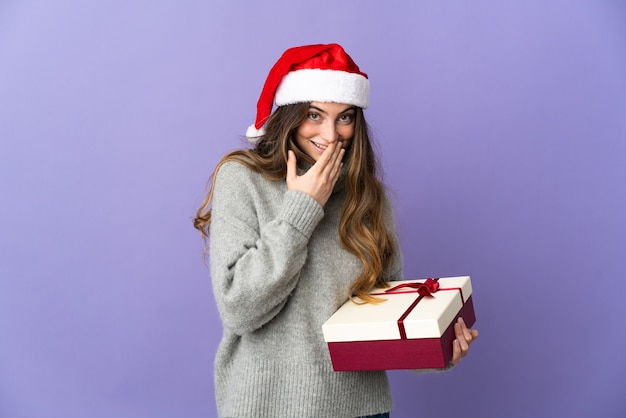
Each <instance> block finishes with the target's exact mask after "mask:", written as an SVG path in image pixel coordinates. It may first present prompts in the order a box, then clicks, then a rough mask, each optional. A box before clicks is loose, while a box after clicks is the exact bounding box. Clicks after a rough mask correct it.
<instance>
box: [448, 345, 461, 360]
mask: <svg viewBox="0 0 626 418" xmlns="http://www.w3.org/2000/svg"><path fill="white" fill-rule="evenodd" d="M460 361H461V346H460V345H459V341H458V340H454V341H452V360H450V363H452V364H454V365H456V364H459V362H460Z"/></svg>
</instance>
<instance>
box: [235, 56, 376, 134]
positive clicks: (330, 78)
mask: <svg viewBox="0 0 626 418" xmlns="http://www.w3.org/2000/svg"><path fill="white" fill-rule="evenodd" d="M369 96H370V84H369V80H368V79H367V74H365V73H363V72H361V71H360V70H359V67H358V66H357V65H356V64H355V62H354V61H353V60H352V58H350V56H349V55H348V54H347V53H346V51H344V49H343V48H342V47H341V46H340V45H338V44H328V45H305V46H298V47H295V48H290V49H288V50H286V51H285V52H284V53H283V55H282V56H281V57H280V58H279V59H278V61H277V62H276V64H274V66H273V67H272V69H271V70H270V72H269V74H268V76H267V80H266V81H265V85H264V86H263V91H262V92H261V97H259V101H258V103H257V115H256V121H255V123H254V125H251V126H250V127H249V128H248V130H247V132H246V137H247V138H248V139H249V140H250V141H252V142H255V141H256V139H257V138H258V137H259V136H262V135H263V133H264V131H263V125H265V122H267V119H268V118H269V117H270V114H271V113H272V106H273V104H274V103H275V104H276V105H277V106H283V105H287V104H294V103H302V102H333V103H345V104H351V105H354V106H358V107H361V108H363V109H365V108H367V106H368V104H369Z"/></svg>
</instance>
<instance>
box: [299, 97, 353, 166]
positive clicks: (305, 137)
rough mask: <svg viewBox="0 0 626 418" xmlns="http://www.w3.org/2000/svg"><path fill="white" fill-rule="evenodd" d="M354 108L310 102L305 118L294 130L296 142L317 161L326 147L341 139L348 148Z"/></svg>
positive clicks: (351, 134)
mask: <svg viewBox="0 0 626 418" xmlns="http://www.w3.org/2000/svg"><path fill="white" fill-rule="evenodd" d="M355 113H356V109H355V107H354V106H352V105H347V104H342V103H322V102H311V104H310V105H309V112H308V114H307V117H306V119H305V120H304V122H302V124H301V125H300V126H299V127H298V129H297V130H296V144H297V145H298V147H299V148H300V149H301V150H302V151H303V152H304V153H305V154H307V155H308V156H309V157H311V158H313V159H314V160H315V161H317V160H318V159H319V158H320V156H321V155H322V153H323V152H324V150H325V149H326V147H327V146H328V145H329V144H331V143H333V142H337V141H341V143H342V147H343V148H348V146H349V145H350V142H351V141H352V137H353V136H354V118H355Z"/></svg>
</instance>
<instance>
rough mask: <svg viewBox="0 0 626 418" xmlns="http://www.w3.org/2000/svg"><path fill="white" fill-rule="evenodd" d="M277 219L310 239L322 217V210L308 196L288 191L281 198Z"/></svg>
mask: <svg viewBox="0 0 626 418" xmlns="http://www.w3.org/2000/svg"><path fill="white" fill-rule="evenodd" d="M278 217H279V218H280V219H283V220H284V221H285V222H288V223H289V224H291V225H293V226H294V228H296V229H298V230H299V231H300V232H302V233H303V234H304V235H305V236H307V237H310V236H311V234H312V233H313V230H314V229H315V227H316V226H317V224H318V223H319V222H320V221H321V220H322V218H323V217H324V209H323V208H322V207H321V206H320V204H319V203H317V201H316V200H315V199H313V198H312V197H311V196H309V195H308V194H306V193H304V192H301V191H298V190H288V191H287V192H286V193H285V195H284V197H283V206H282V208H281V211H280V213H279V214H278Z"/></svg>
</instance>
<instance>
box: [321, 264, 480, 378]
mask: <svg viewBox="0 0 626 418" xmlns="http://www.w3.org/2000/svg"><path fill="white" fill-rule="evenodd" d="M389 284H390V287H389V288H386V289H379V288H377V289H373V290H372V291H371V292H370V294H372V295H374V296H375V297H378V298H381V300H384V301H383V302H381V303H378V304H373V303H365V304H358V303H355V302H353V301H351V300H349V301H347V302H346V303H345V304H344V305H342V306H341V307H340V308H339V310H338V311H337V312H335V314H333V316H331V317H330V318H329V319H328V321H326V322H325V323H324V325H323V326H322V331H323V333H324V340H325V341H326V342H327V344H328V349H329V351H330V357H331V360H332V364H333V369H334V370H335V371H350V370H392V369H426V368H443V367H446V366H447V365H448V364H449V362H450V360H451V359H452V341H453V340H454V339H455V334H454V323H455V322H456V321H457V318H458V317H459V316H460V317H463V320H464V321H465V324H466V325H467V327H468V328H469V327H471V326H472V325H473V324H474V322H475V321H476V316H475V314H474V305H473V302H472V285H471V281H470V277H469V276H463V277H447V278H439V279H433V278H429V279H426V280H403V281H397V282H390V283H389ZM356 300H357V301H358V299H356Z"/></svg>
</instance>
